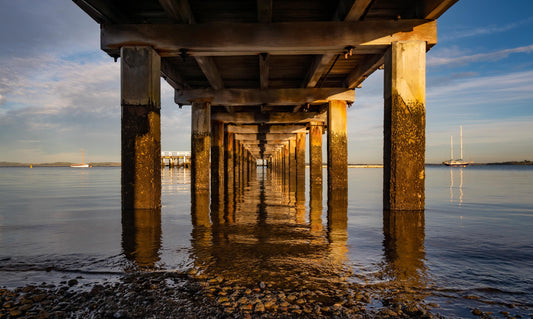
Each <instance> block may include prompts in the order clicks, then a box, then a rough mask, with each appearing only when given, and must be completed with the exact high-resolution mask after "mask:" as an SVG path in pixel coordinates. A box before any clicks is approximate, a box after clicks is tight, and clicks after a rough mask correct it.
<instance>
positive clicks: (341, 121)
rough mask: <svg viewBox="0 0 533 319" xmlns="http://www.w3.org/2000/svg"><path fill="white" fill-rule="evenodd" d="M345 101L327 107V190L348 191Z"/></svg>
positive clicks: (332, 102) (330, 103)
mask: <svg viewBox="0 0 533 319" xmlns="http://www.w3.org/2000/svg"><path fill="white" fill-rule="evenodd" d="M347 144H348V143H347V137H346V101H330V102H329V107H328V190H335V189H348V146H347Z"/></svg>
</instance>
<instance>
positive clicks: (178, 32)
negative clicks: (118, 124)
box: [74, 0, 457, 210]
mask: <svg viewBox="0 0 533 319" xmlns="http://www.w3.org/2000/svg"><path fill="white" fill-rule="evenodd" d="M456 1H457V0H416V1H415V0H405V1H397V0H355V1H354V0H337V1H326V0H306V1H301V0H257V1H235V0H233V1H228V0H203V1H192V0H159V1H157V0H152V1H149V0H144V1H141V0H129V1H125V0H113V1H111V0H107V1H103V0H74V2H75V3H76V4H77V5H78V6H79V7H80V8H82V9H83V10H84V11H85V12H86V13H87V14H89V15H90V16H91V17H92V18H93V19H94V20H95V21H96V22H98V23H99V24H100V25H101V48H102V50H104V51H106V52H107V53H108V54H109V55H110V56H112V57H114V58H121V63H122V112H123V113H122V114H123V122H122V125H123V134H122V153H123V154H122V161H123V180H122V183H123V190H124V189H126V190H127V192H126V193H128V194H129V195H127V197H128V198H127V199H125V198H123V200H124V201H125V202H127V203H130V204H131V206H132V208H153V207H155V206H158V205H159V203H158V202H157V198H158V197H159V198H160V194H158V193H157V191H153V190H151V188H150V187H152V188H157V187H158V185H157V183H158V181H157V178H155V179H154V178H149V179H147V178H146V176H145V175H146V174H148V173H143V172H147V171H148V172H150V173H149V174H151V176H157V175H158V174H159V173H160V169H161V165H160V161H159V153H160V127H159V125H160V124H159V114H160V113H159V108H160V101H159V99H160V97H159V95H160V93H159V90H160V88H159V85H158V84H157V81H158V80H159V76H161V77H163V78H164V79H165V80H166V81H167V82H168V83H169V84H170V85H171V86H172V87H173V88H174V89H175V102H176V103H177V104H178V105H179V106H180V107H181V106H182V105H192V108H193V112H192V117H193V118H192V134H191V135H192V136H191V151H192V159H191V161H192V163H191V164H192V170H193V172H192V189H193V191H199V190H207V191H208V190H210V189H211V190H213V189H215V188H217V187H218V185H223V186H224V187H226V188H227V187H228V179H230V180H231V183H234V180H235V179H236V178H237V176H238V174H239V173H238V171H239V170H243V167H244V166H245V164H243V163H246V165H253V166H255V163H256V162H257V160H258V159H263V160H265V161H267V162H268V164H269V166H270V167H271V168H273V169H278V170H281V171H284V172H285V171H286V172H287V173H288V174H299V173H301V167H302V165H303V167H305V159H304V158H302V156H303V157H305V143H306V134H309V150H310V152H311V155H310V156H309V160H308V162H309V163H310V164H311V178H312V180H314V181H320V182H321V181H322V177H321V174H322V173H321V171H320V173H317V172H318V169H317V168H316V167H315V166H317V165H319V164H320V167H321V164H322V160H321V154H320V155H318V153H319V152H318V151H317V150H321V147H322V141H321V137H322V136H321V135H322V134H323V133H324V132H327V134H328V143H327V145H328V152H327V154H328V159H327V161H328V185H329V187H328V189H331V190H335V189H338V190H344V191H343V192H346V189H347V180H346V178H347V177H346V170H347V140H346V127H347V123H346V108H347V106H349V105H351V104H352V103H354V101H355V90H354V89H355V88H356V87H360V86H361V85H363V82H364V80H365V79H366V78H367V77H368V76H369V75H370V74H372V73H373V72H374V71H375V70H377V69H378V68H381V67H384V68H385V92H384V97H385V101H384V109H385V120H384V123H385V127H384V131H385V137H384V141H385V146H384V165H385V168H384V170H385V171H384V207H385V208H390V209H399V210H412V209H415V210H419V209H423V207H424V196H423V193H424V183H423V181H424V172H423V164H424V152H425V146H424V144H425V52H426V51H427V50H429V49H430V48H431V47H432V46H433V45H435V44H436V43H437V32H436V19H437V18H438V17H439V16H440V15H441V14H443V13H444V12H445V11H446V10H447V9H448V8H449V7H450V6H452V5H453V4H454V3H455V2H456ZM406 61H407V62H406ZM406 110H407V111H406ZM411 111H412V112H411ZM406 112H407V113H408V114H405V113H406ZM124 130H128V132H124ZM302 139H303V140H302ZM318 139H320V141H318ZM302 147H303V151H302ZM153 152H157V153H156V154H155V155H154V154H152V153H153ZM320 153H321V152H320ZM318 156H320V162H319V161H317V160H316V158H317V157H318ZM152 157H154V159H151V158H152ZM155 157H157V160H156V159H155ZM125 162H126V163H125ZM302 163H303V164H302ZM297 167H300V172H299V173H298V168H297ZM209 168H210V170H209ZM124 170H126V171H124ZM228 171H231V174H232V176H228ZM205 172H207V174H206V173H205ZM236 172H237V173H236ZM313 172H315V173H313ZM313 174H314V175H313ZM317 174H319V176H318V175H317ZM143 176H144V177H143ZM145 180H147V182H146V181H145ZM420 181H421V182H420ZM142 183H151V184H152V185H153V186H146V187H141V190H139V189H138V188H139V184H142ZM159 183H160V182H159ZM159 188H160V186H159ZM221 191H224V190H221ZM225 191H226V192H227V191H228V190H227V189H226V190H225ZM130 197H131V198H130Z"/></svg>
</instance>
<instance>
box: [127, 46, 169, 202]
mask: <svg viewBox="0 0 533 319" xmlns="http://www.w3.org/2000/svg"><path fill="white" fill-rule="evenodd" d="M120 56H121V101H122V102H121V104H122V120H121V123H122V133H121V139H122V142H121V144H122V150H121V151H122V154H121V160H122V169H121V171H122V178H121V179H122V207H123V209H127V210H130V209H155V208H159V207H160V206H161V120H160V113H161V89H160V81H161V80H160V73H161V58H160V57H159V55H158V54H157V52H155V51H154V49H152V48H151V47H130V46H127V47H122V48H121V50H120Z"/></svg>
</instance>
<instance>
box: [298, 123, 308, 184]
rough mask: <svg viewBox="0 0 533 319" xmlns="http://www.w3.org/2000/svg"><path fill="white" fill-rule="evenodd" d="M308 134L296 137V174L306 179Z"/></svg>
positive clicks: (300, 134)
mask: <svg viewBox="0 0 533 319" xmlns="http://www.w3.org/2000/svg"><path fill="white" fill-rule="evenodd" d="M306 135H307V133H305V132H303V133H298V134H297V135H296V172H297V174H298V175H299V176H304V177H305V136H306Z"/></svg>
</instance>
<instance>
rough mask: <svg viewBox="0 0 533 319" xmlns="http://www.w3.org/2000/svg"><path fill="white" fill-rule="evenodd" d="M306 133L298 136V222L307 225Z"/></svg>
mask: <svg viewBox="0 0 533 319" xmlns="http://www.w3.org/2000/svg"><path fill="white" fill-rule="evenodd" d="M306 135H307V134H306V133H305V132H301V133H298V134H297V135H296V222H297V223H305V136H306Z"/></svg>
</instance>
